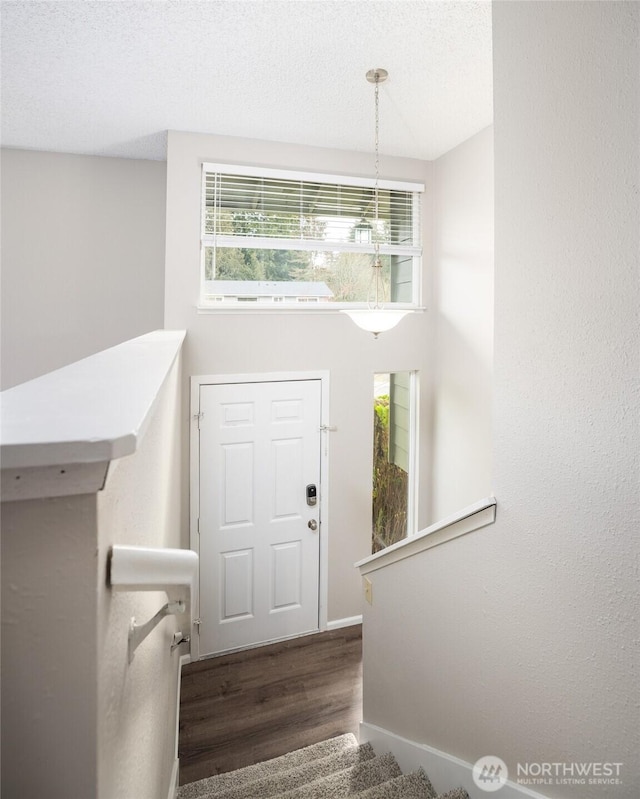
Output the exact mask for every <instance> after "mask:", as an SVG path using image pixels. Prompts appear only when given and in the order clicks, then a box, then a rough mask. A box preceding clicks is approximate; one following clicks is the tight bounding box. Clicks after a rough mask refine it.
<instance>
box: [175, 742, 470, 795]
mask: <svg viewBox="0 0 640 799" xmlns="http://www.w3.org/2000/svg"><path fill="white" fill-rule="evenodd" d="M346 796H349V797H358V799H469V796H468V794H467V792H466V791H464V790H463V789H461V788H459V789H456V790H455V791H449V792H448V793H445V794H441V795H440V796H437V794H436V792H435V791H434V790H433V787H432V785H431V782H430V781H429V778H428V777H427V775H426V774H425V772H424V771H423V770H422V769H419V770H418V771H416V772H413V773H412V774H402V772H401V771H400V767H399V766H398V763H397V762H396V759H395V757H394V756H393V755H392V754H391V753H388V754H383V755H376V753H375V752H374V751H373V748H372V747H371V745H370V744H368V743H366V744H362V745H360V746H359V745H358V742H357V740H356V738H355V736H354V735H351V734H348V735H339V736H338V737H337V738H330V739H329V740H327V741H322V742H321V743H317V744H313V745H312V746H307V747H305V748H304V749H298V750H297V751H296V752H290V753H289V754H287V755H282V756H281V757H276V758H274V759H273V760H267V761H265V762H264V763H256V764H255V765H253V766H247V767H246V768H241V769H238V770H237V771H230V772H228V773H226V774H216V775H215V776H213V777H207V778H206V779H204V780H199V781H198V782H190V783H188V784H187V785H183V786H182V787H181V788H180V790H179V792H178V799H339V797H346Z"/></svg>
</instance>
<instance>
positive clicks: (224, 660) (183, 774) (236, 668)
mask: <svg viewBox="0 0 640 799" xmlns="http://www.w3.org/2000/svg"><path fill="white" fill-rule="evenodd" d="M361 720H362V627H361V626H360V625H357V626H354V627H346V628H344V629H341V630H333V631H331V632H325V633H317V634H315V635H309V636H305V637H304V638H297V639H295V640H293V641H283V642H281V643H278V644H271V645H270V646H263V647H258V648H256V649H251V650H247V651H245V652H236V653H234V654H232V655H222V656H221V657H216V658H210V659H208V660H201V661H199V662H197V663H190V664H188V665H187V666H185V667H184V668H183V670H182V687H181V695H180V735H179V744H178V752H179V757H180V783H181V784H182V785H184V784H185V783H188V782H194V781H195V780H200V779H202V778H203V777H209V776H211V775H212V774H218V773H221V772H223V771H232V770H233V769H236V768H241V767H242V766H247V765H250V764H251V763H258V762H260V761H262V760H268V759H269V758H272V757H277V756H278V755H282V754H285V753H286V752H291V751H293V750H294V749H299V748H300V747H302V746H308V745H309V744H312V743H316V742H318V741H322V740H324V739H325V738H331V737H332V736H334V735H341V734H342V733H346V732H352V733H354V734H356V735H357V733H358V726H359V723H360V721H361Z"/></svg>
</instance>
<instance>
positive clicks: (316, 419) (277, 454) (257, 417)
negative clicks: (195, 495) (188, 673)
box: [199, 380, 321, 656]
mask: <svg viewBox="0 0 640 799" xmlns="http://www.w3.org/2000/svg"><path fill="white" fill-rule="evenodd" d="M320 398H321V384H320V380H294V381H286V382H265V383H233V384H225V385H202V386H201V387H200V413H201V414H202V416H201V419H200V487H199V488H200V515H199V529H200V619H201V623H200V654H201V656H206V655H208V654H217V653H220V652H225V651H228V650H231V649H238V648H241V647H246V646H251V645H254V644H259V643H264V642H266V641H273V640H278V639H281V638H286V637H288V636H293V635H299V634H302V633H307V632H312V631H314V630H317V629H318V591H319V561H320V545H319V524H320V518H319V509H320V502H319V501H318V502H317V504H316V505H309V504H308V503H307V496H306V488H307V486H308V485H315V486H317V493H318V498H319V496H320V423H321V406H320ZM313 521H316V522H317V529H316V530H315V531H314V530H313V529H311V528H313V527H314V524H313ZM310 523H311V524H310Z"/></svg>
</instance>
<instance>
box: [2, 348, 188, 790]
mask: <svg viewBox="0 0 640 799" xmlns="http://www.w3.org/2000/svg"><path fill="white" fill-rule="evenodd" d="M179 375H180V363H179V360H176V363H174V365H173V367H172V370H171V372H170V374H169V376H168V377H167V379H166V382H165V385H164V388H163V390H162V393H161V395H160V398H159V400H158V402H157V404H156V407H155V409H154V411H153V417H152V418H151V420H150V422H149V425H148V427H147V429H146V432H145V435H144V438H143V439H142V442H141V445H140V448H139V450H138V452H136V453H135V454H134V455H131V456H129V457H127V458H124V459H122V460H121V461H119V462H116V461H114V462H112V463H111V465H110V467H109V474H108V477H107V482H106V486H105V489H104V491H103V492H101V493H100V494H98V495H96V494H90V495H80V496H68V497H60V498H53V499H34V500H27V501H18V502H4V503H3V504H2V624H3V639H2V793H3V796H7V797H36V796H48V797H51V799H69V798H70V797H78V799H80V797H82V799H162V797H166V796H168V794H169V787H170V785H171V784H172V783H171V776H172V768H173V766H174V763H175V756H176V745H177V741H176V732H177V725H176V712H177V690H178V664H179V653H178V652H177V651H175V652H173V653H171V652H170V643H171V640H172V635H173V631H174V630H175V629H176V623H177V622H176V619H175V618H174V617H171V618H168V619H165V620H163V621H162V622H161V623H160V625H159V626H158V627H157V628H156V629H155V630H154V631H153V632H152V633H151V635H150V636H149V637H148V638H147V639H146V640H145V641H144V642H143V643H142V644H141V645H140V646H139V648H138V650H137V651H136V654H135V658H134V660H133V663H132V664H130V665H129V664H128V662H127V635H128V631H129V623H130V620H131V617H135V618H136V620H137V622H138V623H143V622H146V621H148V619H150V618H151V617H152V616H153V615H154V614H155V613H156V611H157V610H159V609H160V608H161V607H162V605H163V604H164V603H165V602H166V601H167V598H166V595H165V594H164V593H159V592H152V593H148V594H140V593H137V594H131V593H115V592H112V590H111V589H110V588H109V587H108V585H107V556H108V552H109V548H110V547H111V546H112V545H113V544H129V545H134V546H169V547H176V546H179V539H180V534H179V517H180V513H179V503H180V496H179V495H180V481H179V475H178V468H179V460H180V459H179V449H180V445H179V434H180V424H179V420H180V396H179V395H180V392H179V385H180V381H179Z"/></svg>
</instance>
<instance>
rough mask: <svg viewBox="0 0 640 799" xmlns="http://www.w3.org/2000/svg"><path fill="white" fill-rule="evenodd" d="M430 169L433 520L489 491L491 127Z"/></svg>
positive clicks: (491, 251) (490, 485)
mask: <svg viewBox="0 0 640 799" xmlns="http://www.w3.org/2000/svg"><path fill="white" fill-rule="evenodd" d="M433 167H434V172H433V178H434V227H433V250H434V256H433V279H434V284H435V291H434V303H433V316H434V319H435V340H434V349H435V364H436V369H435V377H434V387H433V414H434V418H433V487H432V491H433V495H432V517H433V519H434V520H438V519H444V518H445V517H447V516H450V515H451V514H452V513H455V512H456V511H458V510H461V509H462V508H465V507H467V505H471V504H472V503H473V502H475V501H476V500H478V499H481V498H482V497H486V496H489V495H490V494H491V491H492V484H491V416H492V388H491V386H492V379H493V128H487V129H485V130H483V131H481V132H480V133H478V134H476V135H475V136H473V137H472V138H471V139H469V140H468V141H466V142H464V143H463V144H461V145H459V146H458V147H456V148H455V149H454V150H451V151H450V152H449V153H447V154H446V155H443V156H442V157H441V158H439V159H438V160H437V161H435V162H434V164H433Z"/></svg>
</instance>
